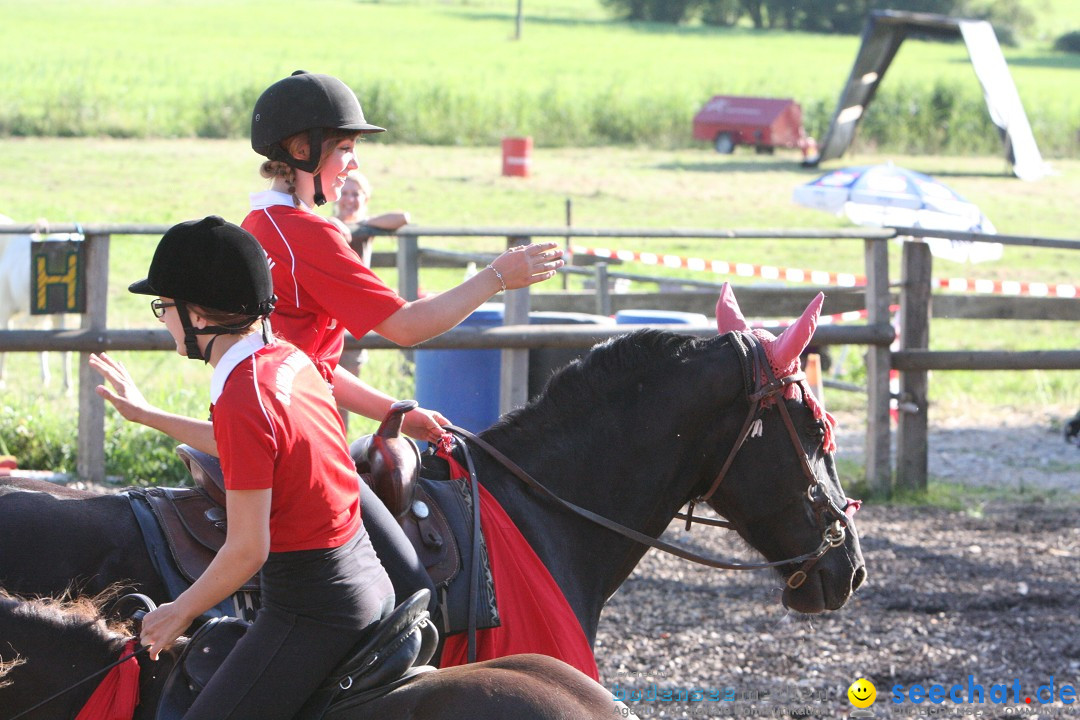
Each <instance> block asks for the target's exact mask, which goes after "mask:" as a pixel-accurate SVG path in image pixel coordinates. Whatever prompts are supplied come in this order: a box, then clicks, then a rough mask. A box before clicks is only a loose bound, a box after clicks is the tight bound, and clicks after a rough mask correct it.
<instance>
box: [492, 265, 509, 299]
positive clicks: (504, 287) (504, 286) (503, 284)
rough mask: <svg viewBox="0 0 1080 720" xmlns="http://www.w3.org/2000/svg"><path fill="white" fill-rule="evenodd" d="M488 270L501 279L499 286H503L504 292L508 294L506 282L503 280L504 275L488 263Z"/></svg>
mask: <svg viewBox="0 0 1080 720" xmlns="http://www.w3.org/2000/svg"><path fill="white" fill-rule="evenodd" d="M488 268H489V269H490V270H491V272H493V273H495V277H497V278H499V284H500V285H502V291H503V292H506V281H505V280H503V276H502V273H501V272H499V271H498V270H496V269H495V266H494V265H492V264H490V263H488Z"/></svg>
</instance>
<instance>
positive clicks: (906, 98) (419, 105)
mask: <svg viewBox="0 0 1080 720" xmlns="http://www.w3.org/2000/svg"><path fill="white" fill-rule="evenodd" d="M1077 7H1080V6H1077V5H1076V4H1075V3H1072V2H1066V1H1065V0H1040V3H1039V6H1038V8H1037V9H1036V16H1037V21H1038V22H1037V31H1036V33H1035V36H1034V37H1033V38H1030V39H1028V40H1026V44H1024V45H1022V46H1021V47H1019V48H1006V49H1005V54H1006V57H1007V59H1008V61H1009V63H1010V69H1011V72H1012V74H1013V77H1014V79H1015V81H1016V84H1017V86H1018V88H1019V91H1020V95H1021V97H1022V99H1023V101H1024V103H1025V106H1026V109H1027V112H1028V114H1029V117H1030V118H1031V121H1032V125H1033V128H1034V130H1035V135H1036V138H1037V139H1038V141H1039V143H1040V147H1041V149H1042V151H1043V153H1044V154H1045V155H1046V156H1047V157H1052V158H1075V157H1077V155H1078V151H1080V145H1078V144H1077V141H1076V118H1077V117H1080V93H1078V92H1077V89H1080V84H1078V82H1077V78H1078V77H1080V76H1078V74H1077V71H1078V70H1080V58H1078V57H1077V56H1069V55H1063V54H1060V53H1054V52H1052V51H1050V50H1048V47H1049V45H1050V44H1051V43H1052V41H1053V39H1054V37H1056V36H1057V35H1058V34H1060V33H1061V32H1064V31H1065V30H1066V29H1070V28H1073V27H1077V25H1078V22H1077V21H1078V20H1080V12H1078V11H1077V9H1076V8H1077ZM525 10H526V21H525V27H524V36H523V39H522V40H520V41H515V40H513V39H512V35H513V30H514V23H513V21H514V17H513V12H514V4H513V3H510V2H507V1H506V0H468V1H467V2H451V1H449V0H412V1H407V0H382V1H381V2H363V1H359V2H354V1H351V0H309V1H308V2H305V3H303V4H297V3H287V2H285V1H284V0H260V1H259V2H255V0H230V2H227V3H219V2H211V1H210V0H170V1H169V2H166V1H165V0H101V1H99V2H95V3H87V2H84V1H82V0H42V1H41V2H38V3H35V4H34V5H33V7H32V8H29V7H28V6H26V5H25V3H18V2H15V0H0V34H2V36H3V39H4V42H2V43H0V67H3V68H4V70H5V72H4V73H3V74H0V150H2V157H3V162H4V172H3V173H2V174H0V191H2V195H0V196H2V197H3V198H4V203H3V205H2V206H0V213H4V214H7V215H10V216H12V217H15V218H16V219H17V220H19V221H21V222H28V221H32V220H34V219H35V218H39V217H41V218H46V219H48V220H50V221H52V222H69V221H78V222H82V223H94V224H98V223H161V224H171V223H173V222H177V221H180V220H184V219H189V218H193V217H200V216H202V215H205V214H208V213H217V214H221V215H224V216H225V217H226V218H228V219H230V220H234V221H238V220H239V219H241V218H242V217H243V215H244V214H245V212H246V206H247V203H246V194H247V193H248V192H252V191H256V190H259V189H262V188H263V182H262V181H261V179H259V177H258V175H257V172H256V167H257V159H256V157H255V156H254V155H253V153H252V152H251V150H250V148H248V146H247V143H246V142H245V141H244V140H243V139H242V138H243V137H245V136H246V133H247V128H248V123H249V113H250V108H251V106H252V104H253V103H254V100H255V98H256V97H257V95H258V93H259V92H260V91H261V90H262V88H264V87H265V86H266V85H267V84H269V83H270V82H272V81H274V80H276V79H278V78H280V77H283V76H285V75H286V74H288V73H289V72H291V71H292V70H294V69H296V68H305V69H308V70H312V71H319V72H328V73H332V74H336V75H339V76H340V77H342V78H343V79H345V80H346V81H347V82H348V83H349V84H350V85H352V86H353V87H354V88H355V89H356V90H357V92H358V94H359V95H360V98H361V101H362V102H363V104H364V108H365V110H366V112H367V113H368V115H369V118H370V119H372V120H374V121H376V122H379V123H380V124H384V125H385V126H387V127H389V128H390V130H391V132H389V133H387V134H386V135H385V136H383V137H379V138H377V139H373V140H371V141H370V142H367V143H365V144H364V146H363V147H362V150H361V162H362V167H363V169H364V171H365V172H367V173H368V174H369V175H370V176H371V178H372V180H373V181H374V182H375V185H376V188H377V193H376V198H375V201H374V209H376V210H389V209H393V208H405V209H408V210H409V211H410V212H411V213H412V215H413V218H414V222H416V223H419V224H422V225H428V226H440V225H442V226H447V225H449V226H457V225H509V226H560V225H562V224H563V223H564V220H565V209H566V202H567V200H570V201H571V202H572V207H573V222H574V224H575V225H579V226H589V227H635V226H641V227H653V228H655V227H682V228H686V227H701V228H714V229H715V228H750V227H756V228H760V227H777V228H781V227H817V228H820V227H847V226H848V224H847V221H846V220H842V219H839V218H833V217H830V216H827V215H824V214H821V213H818V212H815V211H812V210H807V209H804V208H800V207H798V206H795V205H794V204H793V203H792V202H791V200H790V197H791V192H792V190H793V188H794V187H795V186H796V185H798V184H799V183H803V182H807V181H809V180H810V179H812V178H813V177H815V176H816V174H817V173H816V172H815V171H811V170H805V169H802V168H800V167H799V165H798V159H799V158H798V156H797V154H794V153H783V152H781V153H778V154H777V155H776V156H775V157H757V156H754V155H752V154H750V153H747V152H745V151H739V152H737V153H736V154H735V155H733V156H730V157H722V156H718V155H716V154H715V153H713V152H712V151H711V149H709V148H707V147H705V146H704V145H694V144H693V143H692V141H691V140H690V120H691V117H692V115H693V113H694V111H695V110H696V109H697V108H698V107H699V106H700V105H701V104H702V103H703V102H704V101H705V100H707V99H708V97H710V96H711V95H713V94H716V93H728V94H754V95H767V96H778V97H781V96H791V97H794V98H796V99H798V100H799V101H800V102H801V103H802V105H803V107H804V113H805V117H806V124H807V127H808V130H809V131H810V132H811V133H813V134H816V135H817V136H818V137H819V138H820V137H821V133H822V132H823V131H824V127H825V124H826V123H827V121H828V118H829V117H830V115H831V113H832V111H833V107H834V104H835V101H836V97H837V96H838V94H839V92H840V89H841V86H842V84H843V83H844V82H845V80H846V78H847V75H848V73H849V71H850V68H851V63H852V61H853V60H854V56H855V52H856V49H857V47H858V38H856V37H851V36H819V35H802V34H786V33H779V32H765V33H761V32H755V31H753V30H751V29H749V28H745V27H741V28H734V29H714V28H706V27H702V26H697V25H693V26H688V27H671V26H663V25H654V24H634V25H630V24H624V23H618V22H615V21H613V20H612V19H611V17H610V16H609V15H608V14H607V13H606V12H605V11H604V10H603V9H602V8H601V7H600V5H599V3H598V2H596V1H595V0H529V2H527V3H525ZM306 28H311V29H310V30H308V29H306ZM935 92H937V93H939V94H940V95H942V96H943V97H947V98H951V99H952V100H954V101H955V103H956V105H957V107H959V108H960V109H959V110H958V111H957V112H958V113H961V114H964V113H966V115H965V116H964V117H963V118H962V119H963V120H964V122H965V123H968V122H969V121H972V122H973V124H974V127H975V130H973V131H970V132H967V133H966V134H964V136H962V135H961V134H960V133H953V134H952V136H951V137H950V138H948V139H947V141H946V140H943V139H942V138H941V137H940V136H941V134H942V129H941V127H940V126H941V125H947V124H948V122H950V121H951V119H952V117H950V118H949V119H946V120H945V121H943V122H942V123H938V124H937V125H933V119H932V118H931V119H930V120H928V119H927V118H928V117H930V116H929V115H928V114H927V113H926V112H925V106H926V104H927V102H929V98H931V97H932V96H933V95H934V93H935ZM955 117H957V118H959V117H960V116H955ZM973 119H974V120H973ZM928 122H930V123H931V124H930V125H928V124H927V123H928ZM863 130H864V132H863V139H862V140H860V141H859V142H858V143H856V145H855V147H854V148H853V150H854V152H855V154H852V155H849V156H848V157H846V158H844V161H843V162H844V164H856V163H871V162H880V161H886V160H893V161H895V162H896V163H897V164H901V165H905V166H908V167H911V168H913V169H916V170H921V171H924V172H928V173H930V174H933V175H938V176H940V177H942V178H943V179H945V180H947V181H948V182H949V184H951V185H952V186H953V187H954V188H955V189H956V190H958V191H959V192H960V193H961V194H963V195H965V196H966V197H967V198H968V199H970V200H972V201H974V202H977V203H979V204H980V206H981V207H982V208H983V210H984V211H985V212H986V213H987V215H989V216H990V217H991V219H992V220H993V221H994V223H995V224H996V225H997V227H998V229H999V231H1000V232H1003V233H1010V234H1020V235H1026V234H1031V235H1047V236H1058V237H1075V236H1076V227H1077V224H1078V223H1077V220H1078V219H1080V218H1078V215H1077V211H1076V203H1075V198H1076V197H1078V196H1080V161H1077V160H1075V159H1062V160H1059V161H1057V162H1055V163H1054V166H1055V169H1056V170H1057V174H1055V175H1052V176H1050V177H1047V178H1045V179H1044V180H1042V181H1040V182H1038V183H1031V184H1025V183H1021V182H1019V181H1016V180H1014V179H1012V178H1011V177H1010V176H1008V175H1007V169H1006V168H1005V164H1004V162H1003V161H1002V160H1001V159H1000V157H994V156H995V155H997V156H1000V147H999V144H998V139H997V135H996V132H995V131H994V130H993V129H992V128H991V126H990V125H989V122H988V120H986V117H985V109H984V108H983V107H982V101H981V94H980V90H979V87H978V83H977V82H976V80H975V78H974V74H973V72H972V70H971V67H970V63H969V62H968V60H967V54H966V50H965V49H964V47H963V45H962V44H957V43H953V44H938V43H925V42H920V41H909V42H907V43H905V44H904V46H903V47H902V49H901V51H900V54H899V56H898V58H897V60H896V62H895V63H894V65H893V67H892V69H891V70H890V73H889V78H888V80H887V81H886V82H885V83H884V84H883V86H882V92H881V93H880V97H879V98H878V101H877V102H876V103H875V104H874V105H872V106H871V110H870V112H869V113H868V115H867V118H866V120H865V123H864V126H863ZM516 134H531V135H533V136H534V137H535V139H536V142H537V149H536V150H535V151H534V157H533V161H534V174H533V176H532V177H531V178H529V179H527V180H521V179H511V178H502V177H500V176H499V164H500V157H499V150H498V147H497V144H498V141H499V140H500V139H501V138H502V137H504V136H507V135H516ZM22 136H30V137H22ZM39 136H45V137H44V138H42V137H39ZM58 136H59V137H58ZM65 136H75V137H65ZM194 137H200V138H203V139H199V140H195V139H192V138H194ZM108 138H114V139H108ZM117 138H138V139H135V140H125V139H117ZM213 138H229V139H213ZM879 141H880V142H882V143H884V144H883V145H879V146H878V147H876V148H875V143H876V142H879ZM599 146H604V147H599ZM928 148H933V149H935V152H929V151H928ZM941 149H946V150H948V151H949V153H948V154H945V153H942V152H940V150H941ZM961 155H972V156H971V157H967V156H961ZM838 165H839V163H838ZM156 240H157V238H155V237H117V238H115V239H114V242H113V244H112V247H111V281H110V300H109V302H110V305H109V313H110V317H109V324H110V326H112V327H118V328H119V327H142V326H153V320H152V318H151V317H150V315H149V313H148V312H147V308H146V307H145V302H143V301H142V300H137V299H135V298H133V297H131V296H130V295H129V294H128V293H127V292H126V290H125V288H126V285H127V284H128V283H129V282H130V281H131V280H134V279H137V278H139V277H142V276H143V274H144V273H145V269H146V266H147V264H148V262H149V258H150V255H151V253H152V250H153V247H154V244H155V243H156ZM428 242H437V243H438V246H439V247H448V248H451V249H484V250H489V251H492V252H494V251H497V250H499V249H500V246H501V244H502V241H501V240H500V239H490V240H473V241H464V240H454V241H428ZM582 244H597V245H598V244H600V243H599V242H598V243H582ZM603 244H604V245H605V246H608V247H626V248H632V249H647V250H652V251H656V252H669V253H675V254H679V255H684V256H695V257H704V258H715V259H722V260H729V261H735V262H750V263H759V264H773V265H780V266H785V267H800V268H809V269H828V270H835V271H845V272H854V273H860V272H862V269H863V265H862V254H861V248H860V244H859V243H855V242H805V241H775V240H768V241H760V242H746V241H711V242H706V241H694V240H685V241H676V240H672V241H663V242H656V241H653V242H649V243H645V242H644V241H639V240H634V239H627V240H620V241H604V243H603ZM392 247H393V244H392V241H389V240H380V241H378V243H377V249H383V250H389V249H392ZM890 255H891V257H892V259H893V268H894V276H895V275H897V274H898V265H897V261H898V258H899V246H896V245H894V246H893V247H891V248H890ZM1074 256H1075V253H1068V252H1064V251H1047V250H1025V249H1019V248H1007V249H1006V254H1005V258H1004V259H1003V260H1002V261H1000V262H997V263H990V264H986V265H979V266H975V267H971V268H963V267H956V266H954V267H952V268H948V266H945V265H941V264H939V266H938V271H939V272H941V273H945V272H946V270H948V271H949V273H948V274H964V275H968V276H973V277H986V278H1000V279H1016V280H1029V281H1030V280H1040V281H1046V282H1074V283H1075V282H1076V281H1077V273H1076V267H1077V262H1076V260H1077V259H1076V257H1074ZM823 265H824V267H823ZM627 269H629V270H632V271H635V270H636V271H640V272H642V273H647V274H668V275H682V276H689V277H695V278H699V279H700V276H699V275H697V274H694V273H691V272H690V271H670V270H657V269H655V268H633V267H631V268H627ZM382 274H383V275H384V277H385V278H386V279H387V280H388V282H390V283H391V284H394V283H395V281H396V280H395V274H394V272H393V271H392V270H389V271H385V272H383V273H382ZM459 279H460V272H458V271H425V272H424V274H423V276H422V282H423V284H424V287H425V289H427V290H439V289H443V288H446V287H448V286H450V285H451V284H453V283H455V282H457V281H458V280H459ZM719 279H724V278H719ZM575 282H577V281H575ZM548 289H554V285H553V286H552V287H551V288H548ZM826 310H827V308H826ZM970 327H971V326H970V324H967V323H941V324H937V323H936V324H935V327H934V333H933V336H932V345H933V346H934V347H935V348H940V349H952V348H960V347H976V348H982V347H1004V348H1015V349H1031V348H1046V347H1062V346H1068V345H1067V343H1066V344H1064V345H1063V343H1062V340H1061V331H1060V327H1058V326H1054V325H1051V324H1046V323H1043V324H1035V325H1030V324H1029V325H1022V324H1018V323H1008V322H1001V323H987V324H983V325H980V327H979V331H978V334H977V336H974V337H972V331H971V329H970ZM372 356H373V360H372V362H371V364H370V365H369V367H367V368H366V369H365V376H366V377H368V378H369V379H370V380H371V381H372V382H373V384H375V385H377V386H379V387H383V388H384V389H386V390H388V391H389V392H391V393H393V394H397V395H402V396H405V395H409V394H411V393H412V378H411V375H410V372H411V371H410V369H409V368H408V367H404V366H403V365H402V363H401V361H400V354H398V353H395V352H390V351H386V352H375V353H372ZM124 359H125V361H126V362H128V363H129V364H130V366H131V368H132V371H133V372H134V373H135V375H136V378H137V379H138V380H139V382H140V385H141V386H142V387H143V388H144V389H145V390H146V392H147V394H148V395H149V396H150V397H151V399H152V400H153V401H155V402H158V403H161V404H163V405H166V406H168V407H170V408H171V409H173V410H176V411H178V412H184V413H187V414H193V415H202V414H204V413H205V409H206V394H205V383H206V379H207V377H208V373H207V371H206V368H204V367H202V366H201V365H199V364H197V363H185V362H183V361H182V360H180V359H179V358H174V357H170V356H168V355H167V354H165V353H147V354H125V355H124ZM53 363H54V373H55V372H57V371H58V370H59V367H58V363H57V360H56V358H53ZM860 369H861V361H859V360H858V359H856V360H855V361H854V362H852V363H850V367H849V373H850V374H851V377H850V378H849V379H852V380H856V381H857V380H858V379H859V378H858V373H859V372H860ZM7 370H8V384H7V385H6V387H4V388H3V389H2V390H0V396H2V400H3V402H2V408H0V453H3V452H15V453H16V454H18V455H19V457H20V459H21V460H23V464H24V466H33V467H42V468H51V469H70V468H71V466H72V463H73V456H74V449H73V448H74V444H75V433H74V417H73V415H74V410H75V403H74V401H73V400H71V399H69V398H65V397H63V396H62V395H60V394H59V393H58V392H57V391H56V388H55V387H53V388H52V389H49V390H44V389H42V388H41V387H39V384H38V382H37V370H36V358H34V357H33V356H31V355H28V354H19V355H12V356H9V357H8V361H7ZM1032 387H1034V388H1035V391H1034V392H1032V390H1031V388H1032ZM932 392H933V393H934V398H935V401H937V402H940V403H943V404H945V403H948V402H967V401H969V400H970V399H971V398H975V401H976V402H978V403H983V404H985V406H986V407H988V408H991V407H1000V406H1021V405H1024V404H1032V403H1047V402H1049V403H1051V404H1054V405H1055V406H1060V407H1066V406H1070V405H1071V406H1073V407H1075V406H1076V405H1077V404H1078V402H1080V383H1078V382H1077V380H1076V378H1075V373H981V374H977V373H939V374H937V375H936V376H935V378H934V379H933V382H932ZM42 401H44V402H42ZM830 402H834V403H848V404H852V405H857V404H858V403H859V402H861V400H860V399H859V398H858V397H857V396H846V395H839V394H836V393H833V394H832V395H831V397H830ZM111 423H112V425H111V429H110V435H109V437H110V447H109V457H110V468H111V469H110V472H115V473H124V474H128V475H129V477H137V478H138V479H141V480H153V479H172V480H175V479H178V478H179V477H181V476H182V470H181V469H180V468H179V464H178V463H177V462H176V461H175V460H174V459H173V457H172V453H171V444H170V443H168V442H166V441H164V440H163V439H162V438H160V436H157V435H156V434H155V433H149V432H143V431H140V430H138V429H137V428H133V427H130V426H126V425H124V424H123V423H120V422H115V419H114V420H113V421H111ZM363 427H370V424H362V425H361V427H360V428H357V426H356V425H354V426H353V434H355V433H356V432H359V430H360V429H362V428H363ZM133 467H137V468H138V473H137V475H133V474H132V473H131V472H130V469H131V468H133Z"/></svg>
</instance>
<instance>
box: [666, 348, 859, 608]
mask: <svg viewBox="0 0 1080 720" xmlns="http://www.w3.org/2000/svg"><path fill="white" fill-rule="evenodd" d="M729 337H730V338H731V342H732V345H733V346H734V347H735V349H736V351H737V354H738V356H739V359H740V361H742V364H743V375H744V378H746V379H748V382H747V399H748V400H749V401H750V409H749V411H748V412H747V413H746V420H745V421H744V422H743V426H742V429H741V430H740V431H739V436H738V438H737V439H736V440H735V444H734V445H733V446H732V447H731V451H730V452H729V453H728V456H727V459H726V460H724V464H723V466H722V467H721V468H720V472H719V473H717V475H716V479H715V480H713V482H712V485H710V486H709V489H708V490H707V491H706V492H705V494H703V495H701V496H699V497H697V498H694V499H693V500H691V501H690V503H689V506H688V507H687V511H686V513H685V514H683V513H679V514H677V515H676V516H675V517H678V518H681V519H685V520H686V529H687V530H689V529H690V525H691V524H692V523H693V522H694V521H695V520H697V521H698V522H700V523H703V524H708V525H721V526H723V527H732V524H731V523H730V522H727V521H716V520H710V519H706V518H695V517H694V506H695V505H697V504H698V503H705V502H708V501H709V499H710V498H712V496H713V495H714V494H715V493H716V491H717V490H718V489H719V488H720V483H722V482H723V481H724V478H725V477H726V476H727V472H728V470H730V469H731V465H732V463H734V462H735V456H736V455H738V454H739V451H740V450H741V449H742V447H743V445H744V444H746V439H747V438H748V437H750V436H751V434H752V433H753V432H754V429H755V428H760V415H761V413H762V412H763V411H764V409H765V407H766V401H768V400H772V401H773V404H774V405H775V406H776V407H777V409H778V410H779V411H780V417H781V418H783V420H784V426H785V427H787V431H788V437H789V438H791V444H792V445H793V446H794V448H795V454H796V456H797V457H798V458H799V467H800V468H802V473H803V476H804V477H805V478H806V481H807V487H806V497H807V500H808V501H809V502H810V507H811V508H812V509H813V511H814V515H815V516H816V517H817V520H818V523H819V524H820V525H821V526H822V527H824V531H823V533H822V539H821V545H819V546H818V549H817V550H815V551H814V552H813V553H809V557H807V556H806V555H801V556H799V557H797V558H791V559H789V560H782V561H777V562H775V563H771V564H772V565H787V564H790V563H795V562H802V565H801V566H800V567H799V569H798V570H796V571H795V572H793V573H792V574H791V575H790V576H789V577H788V579H787V585H788V587H790V588H791V589H792V590H794V589H795V588H797V587H799V586H800V585H802V584H803V583H804V582H806V578H807V575H808V573H809V571H810V570H811V569H812V568H813V567H814V565H816V564H817V562H818V560H820V559H821V557H822V556H823V555H824V554H825V553H827V552H828V551H829V550H830V549H832V548H834V547H840V546H841V545H843V544H844V539H845V537H846V536H847V526H848V520H849V516H848V514H847V511H848V509H850V508H854V509H855V510H857V509H858V506H859V503H858V501H856V500H849V501H848V502H847V504H846V505H845V506H844V507H843V508H841V507H839V506H838V505H837V504H836V503H835V502H833V501H832V499H831V498H830V497H829V494H828V493H827V492H825V487H824V486H823V485H822V483H821V481H820V480H819V479H818V477H817V475H815V474H814V470H813V468H811V467H810V458H809V457H807V456H806V451H805V450H803V447H802V443H801V442H800V441H799V433H798V431H797V430H796V429H795V423H794V422H792V420H791V413H789V412H788V409H787V405H786V404H785V403H784V395H785V394H786V392H787V388H788V386H789V385H795V384H797V385H798V386H799V387H800V389H801V390H802V393H803V397H804V398H805V397H806V394H807V393H809V392H810V390H809V388H808V387H807V386H806V374H805V373H803V372H802V371H799V372H796V373H793V374H791V375H788V376H787V377H783V378H779V379H778V378H777V377H776V374H775V373H773V370H772V365H771V363H769V359H768V357H767V356H766V354H765V346H764V345H763V344H762V342H761V340H759V339H758V338H757V337H756V336H755V335H754V334H753V333H748V332H732V333H730V334H729ZM758 432H760V430H758ZM852 514H854V510H852ZM830 518H831V520H832V522H829V520H830Z"/></svg>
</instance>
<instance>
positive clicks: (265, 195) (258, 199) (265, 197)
mask: <svg viewBox="0 0 1080 720" xmlns="http://www.w3.org/2000/svg"><path fill="white" fill-rule="evenodd" d="M275 205H285V206H287V207H296V203H295V202H294V201H293V196H292V195H290V194H288V193H283V192H278V191H277V190H263V191H262V192H257V193H251V209H252V210H265V209H266V208H268V207H274V206H275ZM300 209H301V210H308V211H310V210H311V208H309V207H308V206H307V205H306V204H305V203H304V201H303V200H301V201H300Z"/></svg>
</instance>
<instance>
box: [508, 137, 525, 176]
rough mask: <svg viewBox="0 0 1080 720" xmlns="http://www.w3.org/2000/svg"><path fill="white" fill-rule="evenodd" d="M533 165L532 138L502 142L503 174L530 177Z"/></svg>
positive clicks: (516, 138) (510, 139)
mask: <svg viewBox="0 0 1080 720" xmlns="http://www.w3.org/2000/svg"><path fill="white" fill-rule="evenodd" d="M531 164H532V138H531V137H512V138H503V141H502V174H503V175H509V176H513V177H528V176H529V165H531Z"/></svg>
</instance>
